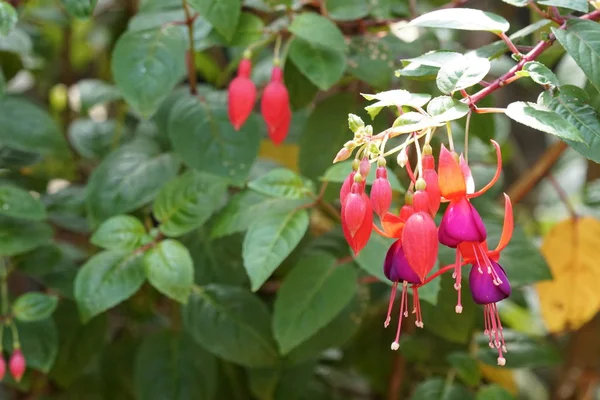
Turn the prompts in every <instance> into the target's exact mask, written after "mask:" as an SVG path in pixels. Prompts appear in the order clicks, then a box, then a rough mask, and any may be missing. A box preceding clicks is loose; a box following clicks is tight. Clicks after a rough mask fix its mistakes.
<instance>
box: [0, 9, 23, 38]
mask: <svg viewBox="0 0 600 400" xmlns="http://www.w3.org/2000/svg"><path fill="white" fill-rule="evenodd" d="M18 20H19V16H18V15H17V11H16V10H15V9H14V7H13V6H11V5H10V3H7V2H4V1H3V2H1V3H0V35H2V36H6V35H8V34H9V33H10V32H11V31H12V30H13V28H14V27H15V25H16V24H17V21H18Z"/></svg>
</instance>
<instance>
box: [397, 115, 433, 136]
mask: <svg viewBox="0 0 600 400" xmlns="http://www.w3.org/2000/svg"><path fill="white" fill-rule="evenodd" d="M442 125H444V123H443V122H438V121H436V120H434V119H433V118H431V117H428V116H426V115H423V114H421V113H418V112H414V111H409V112H407V113H404V114H402V115H401V116H399V117H398V118H396V120H395V121H394V124H393V125H392V127H393V131H394V132H395V133H409V132H415V131H420V130H423V129H426V128H431V127H434V126H442Z"/></svg>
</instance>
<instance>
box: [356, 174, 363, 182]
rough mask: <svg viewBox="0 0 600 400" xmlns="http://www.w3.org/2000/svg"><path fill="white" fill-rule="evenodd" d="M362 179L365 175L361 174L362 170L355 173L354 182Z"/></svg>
mask: <svg viewBox="0 0 600 400" xmlns="http://www.w3.org/2000/svg"><path fill="white" fill-rule="evenodd" d="M362 181H363V177H362V175H361V174H360V172H357V173H356V174H354V182H356V183H362Z"/></svg>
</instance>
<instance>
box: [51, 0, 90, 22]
mask: <svg viewBox="0 0 600 400" xmlns="http://www.w3.org/2000/svg"><path fill="white" fill-rule="evenodd" d="M60 1H61V3H62V4H63V6H64V7H65V8H66V9H67V11H68V12H69V14H71V15H72V16H74V17H76V18H89V17H91V16H92V13H93V12H94V8H95V7H96V3H97V2H98V0H60Z"/></svg>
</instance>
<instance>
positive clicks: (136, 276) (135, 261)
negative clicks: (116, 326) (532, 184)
mask: <svg viewBox="0 0 600 400" xmlns="http://www.w3.org/2000/svg"><path fill="white" fill-rule="evenodd" d="M145 278H146V277H145V274H144V265H143V263H142V255H141V254H129V253H128V252H124V251H116V250H111V251H103V252H101V253H98V254H96V255H95V256H93V257H92V258H90V259H89V260H88V261H87V262H86V263H85V264H84V265H83V266H82V267H81V268H80V269H79V271H78V273H77V277H76V278H75V298H76V299H77V306H78V307H79V314H80V316H81V319H82V321H83V322H87V321H89V320H90V319H91V318H92V317H94V316H96V315H98V314H100V313H101V312H104V311H106V310H108V309H109V308H112V307H114V306H116V305H117V304H119V303H121V302H122V301H123V300H126V299H128V298H129V297H130V296H131V295H133V294H134V293H135V292H137V290H138V289H139V288H140V286H142V284H143V283H144V280H145Z"/></svg>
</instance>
